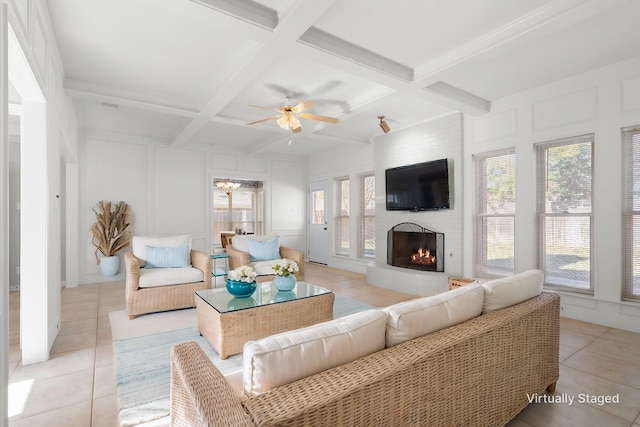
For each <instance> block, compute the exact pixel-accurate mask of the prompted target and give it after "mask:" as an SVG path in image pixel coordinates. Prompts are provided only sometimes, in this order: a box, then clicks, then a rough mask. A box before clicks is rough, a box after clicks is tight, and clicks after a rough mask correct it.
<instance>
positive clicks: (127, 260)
mask: <svg viewBox="0 0 640 427" xmlns="http://www.w3.org/2000/svg"><path fill="white" fill-rule="evenodd" d="M124 265H125V287H126V291H127V293H129V292H132V291H137V290H138V284H139V283H140V260H139V259H138V258H136V257H135V256H134V255H133V251H128V252H125V254H124Z"/></svg>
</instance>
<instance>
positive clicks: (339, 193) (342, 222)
mask: <svg viewBox="0 0 640 427" xmlns="http://www.w3.org/2000/svg"><path fill="white" fill-rule="evenodd" d="M335 184H336V186H335V188H336V228H335V238H336V241H335V253H336V255H344V256H349V177H340V178H336V180H335Z"/></svg>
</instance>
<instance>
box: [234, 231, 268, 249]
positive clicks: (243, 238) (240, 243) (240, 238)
mask: <svg viewBox="0 0 640 427" xmlns="http://www.w3.org/2000/svg"><path fill="white" fill-rule="evenodd" d="M276 236H277V235H275V234H265V235H262V236H258V235H255V234H238V235H237V236H233V237H232V238H231V246H233V249H237V250H239V251H243V252H249V245H248V244H247V240H253V241H255V242H263V243H264V242H266V241H268V240H271V239H273V238H274V237H276Z"/></svg>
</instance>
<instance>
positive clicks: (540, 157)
mask: <svg viewBox="0 0 640 427" xmlns="http://www.w3.org/2000/svg"><path fill="white" fill-rule="evenodd" d="M583 143H589V144H590V146H591V159H590V160H591V167H590V196H589V197H590V204H591V209H590V211H589V212H588V213H587V212H572V213H569V212H549V213H548V212H546V189H547V187H546V183H547V174H548V169H547V166H546V165H547V153H548V150H549V149H551V148H556V147H561V146H568V145H578V144H583ZM594 146H595V134H593V133H591V134H585V135H579V136H574V137H568V138H562V139H556V140H551V141H546V142H540V143H536V144H534V148H535V151H536V215H537V237H536V241H537V246H538V250H537V252H538V268H540V269H541V270H542V271H544V275H545V276H544V284H545V286H546V287H548V288H550V289H555V290H561V291H567V292H574V293H581V294H588V295H593V294H594V254H595V251H594V240H595V239H594V223H595V221H594V209H593V201H594V185H593V184H594V163H595V156H594ZM547 218H588V219H589V275H588V280H589V282H588V285H589V286H588V288H585V287H581V286H577V285H570V284H563V283H555V282H551V281H549V279H550V276H549V274H548V271H547V270H548V269H547V268H546V231H547V230H546V227H545V223H546V220H547Z"/></svg>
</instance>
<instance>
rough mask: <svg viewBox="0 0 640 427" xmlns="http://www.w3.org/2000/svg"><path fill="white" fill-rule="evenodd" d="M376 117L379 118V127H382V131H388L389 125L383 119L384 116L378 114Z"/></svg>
mask: <svg viewBox="0 0 640 427" xmlns="http://www.w3.org/2000/svg"><path fill="white" fill-rule="evenodd" d="M378 118H379V119H380V128H381V129H382V131H383V132H384V133H389V131H390V130H391V128H390V127H389V124H388V123H387V122H386V121H385V120H384V116H378Z"/></svg>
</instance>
